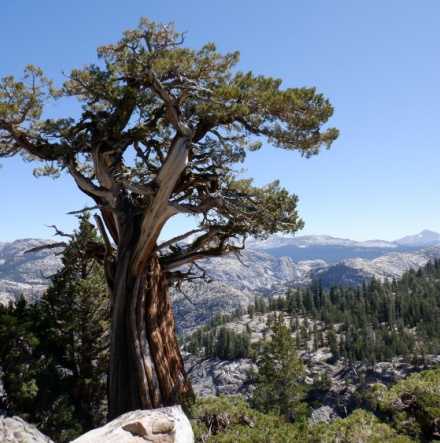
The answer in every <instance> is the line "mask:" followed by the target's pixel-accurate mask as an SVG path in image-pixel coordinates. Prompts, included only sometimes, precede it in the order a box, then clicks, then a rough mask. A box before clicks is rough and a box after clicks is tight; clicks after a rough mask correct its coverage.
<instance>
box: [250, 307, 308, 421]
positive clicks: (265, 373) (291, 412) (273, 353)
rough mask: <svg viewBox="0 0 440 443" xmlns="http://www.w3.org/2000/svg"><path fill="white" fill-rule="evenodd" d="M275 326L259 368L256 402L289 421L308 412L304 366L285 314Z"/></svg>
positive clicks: (254, 397) (277, 320)
mask: <svg viewBox="0 0 440 443" xmlns="http://www.w3.org/2000/svg"><path fill="white" fill-rule="evenodd" d="M271 328H272V332H273V333H272V334H271V337H270V341H269V342H268V344H267V347H266V350H265V352H264V354H263V364H262V365H261V367H260V368H259V370H258V376H257V380H256V389H255V391H254V394H253V398H252V404H253V405H254V406H255V407H256V408H257V409H259V410H261V411H263V412H266V413H267V412H271V411H273V412H276V413H278V414H280V415H282V416H283V417H284V420H285V422H286V423H287V422H289V421H291V420H292V418H295V420H296V419H297V418H298V416H300V415H301V413H303V412H304V406H305V405H304V403H302V400H303V399H304V398H305V389H304V386H303V385H302V384H301V383H300V382H301V380H302V378H303V376H304V367H303V364H302V362H301V359H300V357H299V355H298V351H297V349H296V345H295V340H294V339H293V338H292V336H291V331H290V328H289V327H287V326H286V325H285V324H284V317H283V315H282V314H280V315H279V316H277V317H276V318H275V319H274V322H273V325H272V326H271Z"/></svg>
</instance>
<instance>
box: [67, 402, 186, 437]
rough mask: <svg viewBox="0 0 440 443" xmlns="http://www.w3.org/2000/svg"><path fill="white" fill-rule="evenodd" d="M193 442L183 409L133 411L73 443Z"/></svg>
mask: <svg viewBox="0 0 440 443" xmlns="http://www.w3.org/2000/svg"><path fill="white" fill-rule="evenodd" d="M104 442H105V443H140V442H144V443H145V442H149V443H193V442H194V433H193V430H192V428H191V424H190V422H189V420H188V418H187V417H186V415H185V414H184V413H183V411H182V409H181V407H180V406H172V407H169V408H161V409H153V410H147V411H141V410H138V411H132V412H127V413H126V414H123V415H121V416H120V417H118V418H116V419H114V420H113V421H111V422H110V423H107V424H106V425H105V426H103V427H102V428H98V429H94V430H93V431H90V432H87V434H84V435H82V436H81V437H79V438H77V439H76V440H74V441H73V442H71V443H104Z"/></svg>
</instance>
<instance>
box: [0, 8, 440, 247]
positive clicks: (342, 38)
mask: <svg viewBox="0 0 440 443" xmlns="http://www.w3.org/2000/svg"><path fill="white" fill-rule="evenodd" d="M142 16H144V17H147V18H149V19H151V20H154V21H157V22H163V23H168V22H170V21H174V22H175V26H176V29H177V30H178V31H181V32H183V31H187V34H186V44H187V45H188V46H190V47H192V48H198V47H200V46H201V45H202V44H204V43H207V42H211V41H212V42H215V43H216V44H217V48H218V50H219V51H221V52H228V51H235V50H239V51H240V53H241V62H240V64H239V66H238V67H239V69H241V70H243V71H248V70H251V71H253V72H254V73H255V74H263V75H266V76H272V77H278V78H281V79H283V85H284V86H285V87H297V86H298V87H301V86H316V88H317V90H318V91H319V92H322V93H323V94H324V95H325V96H326V97H328V98H329V99H330V101H331V103H332V104H333V106H334V107H335V114H334V116H333V118H332V119H331V121H330V124H331V126H336V127H338V128H339V129H340V132H341V135H340V137H339V139H338V140H337V141H336V142H335V143H334V145H333V147H332V148H331V149H330V150H329V151H323V152H322V153H321V154H320V155H318V156H316V157H313V158H311V159H305V158H302V157H301V156H300V155H298V154H297V153H294V152H285V151H280V150H276V149H273V148H271V147H270V146H264V148H263V149H261V150H260V151H259V152H257V153H252V154H251V155H249V158H248V160H247V162H246V164H245V167H246V168H247V169H248V175H249V176H252V177H254V178H255V180H256V183H257V184H259V185H262V184H264V183H267V182H270V181H272V180H274V179H276V178H279V179H280V180H281V183H282V184H283V185H284V186H285V187H286V188H288V189H289V191H291V192H294V193H296V194H297V195H298V196H299V199H300V200H299V206H298V210H299V213H300V216H301V217H302V218H303V220H304V221H305V223H306V225H305V228H304V229H303V230H302V231H300V232H299V235H309V234H327V235H331V236H334V237H342V238H351V239H353V240H369V239H384V240H395V239H397V238H400V237H403V236H405V235H410V234H416V233H418V232H420V231H422V230H423V229H430V230H433V231H436V232H440V204H439V198H438V196H437V194H438V189H439V181H440V180H439V179H440V174H439V169H440V149H439V147H440V146H439V145H440V138H439V130H440V107H439V103H440V77H439V72H440V54H439V52H440V1H439V0H370V1H368V2H365V1H364V2H361V1H356V0H337V1H330V0H308V1H299V0H271V1H270V2H269V1H263V0H223V1H221V2H219V1H210V0H203V1H202V0H185V1H182V0H167V1H163V0H124V1H121V0H118V1H115V0H87V1H86V0H76V1H74V2H62V1H59V0H56V1H55V0H40V1H38V2H37V1H35V0H21V1H20V2H19V3H17V4H16V3H14V2H3V4H2V11H1V14H0V40H1V42H2V50H1V53H0V77H3V76H5V75H9V74H14V75H15V76H17V77H19V76H20V75H21V73H22V71H23V68H24V66H26V65H27V64H34V65H37V66H40V67H41V68H42V69H43V71H44V72H45V74H46V76H48V77H51V78H53V79H54V80H55V82H56V83H57V84H59V85H61V83H62V81H63V76H62V70H63V71H65V72H69V71H70V70H71V69H72V68H75V67H81V66H82V65H83V64H84V63H93V62H95V61H96V48H97V47H98V46H99V45H102V44H107V43H115V42H116V41H117V40H118V39H119V38H120V37H121V33H122V31H123V30H124V29H127V28H135V27H137V25H138V22H139V19H140V17H142ZM70 106H71V107H70ZM49 111H50V113H51V114H53V115H54V116H68V115H69V114H70V113H73V112H74V111H75V107H74V106H73V105H61V104H56V105H52V108H51V109H50V110H49ZM0 162H1V163H2V164H3V168H2V169H0V208H1V209H0V210H1V216H0V242H8V241H13V240H15V239H20V238H51V237H52V234H53V231H52V230H51V229H49V228H47V225H53V224H55V225H57V227H58V228H59V229H61V230H64V231H66V232H71V231H72V230H73V229H74V228H75V227H76V226H77V221H76V219H75V217H73V216H71V215H70V216H67V215H66V213H67V212H69V211H73V210H77V209H81V208H82V207H84V205H85V204H87V203H88V201H87V198H86V197H85V196H84V195H83V194H82V193H81V192H80V191H79V190H77V189H76V188H75V186H74V185H73V181H72V179H71V178H70V177H68V176H63V177H62V178H61V179H59V180H55V181H53V180H52V179H49V178H41V179H36V178H34V177H33V175H32V165H30V164H24V163H23V162H22V161H21V159H19V158H17V159H16V158H12V159H2V160H0ZM181 223H182V221H180V220H179V221H177V222H174V223H172V224H171V226H170V227H169V228H167V230H166V231H165V233H166V235H172V234H173V233H177V232H180V231H181V230H182V228H183V226H181V225H180V224H181Z"/></svg>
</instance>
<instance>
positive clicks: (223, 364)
mask: <svg viewBox="0 0 440 443" xmlns="http://www.w3.org/2000/svg"><path fill="white" fill-rule="evenodd" d="M192 362H193V364H191V359H188V360H186V361H185V366H187V367H188V368H189V369H188V376H189V378H190V380H191V383H192V385H193V389H194V391H195V392H196V394H197V395H198V396H199V397H215V396H218V395H220V394H225V395H236V394H242V395H243V397H245V398H248V397H250V396H251V392H252V389H253V387H252V386H251V385H250V384H249V383H248V381H249V377H250V374H251V373H252V371H253V370H254V371H256V367H255V365H254V364H253V363H252V362H251V361H250V360H248V359H240V360H233V361H224V360H202V361H197V362H196V361H195V360H192Z"/></svg>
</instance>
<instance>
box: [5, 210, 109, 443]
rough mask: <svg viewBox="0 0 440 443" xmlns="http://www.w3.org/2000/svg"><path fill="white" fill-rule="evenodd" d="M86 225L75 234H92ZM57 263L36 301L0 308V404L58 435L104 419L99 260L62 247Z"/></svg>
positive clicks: (104, 318)
mask: <svg viewBox="0 0 440 443" xmlns="http://www.w3.org/2000/svg"><path fill="white" fill-rule="evenodd" d="M89 231H90V224H89V223H88V220H87V217H86V218H84V219H83V220H82V221H81V223H80V227H79V230H78V232H76V233H75V235H76V236H77V237H78V236H82V235H85V234H87V236H88V238H90V239H92V238H93V239H94V240H96V232H89ZM78 253H79V255H78ZM63 265H64V267H63V269H62V272H61V273H60V274H59V275H58V276H55V277H54V278H53V280H52V284H51V285H50V287H49V288H48V290H47V291H46V292H45V293H44V295H43V299H42V302H41V303H40V304H38V305H27V304H26V301H25V300H24V299H21V300H19V302H18V303H17V304H16V305H15V306H13V305H10V306H8V307H7V308H5V307H3V308H0V343H1V344H2V345H1V346H0V367H1V368H2V369H3V373H4V374H3V381H4V387H5V391H6V397H4V398H2V399H0V407H3V408H5V409H6V410H7V411H8V413H9V414H10V415H12V414H15V415H19V416H21V417H23V418H24V419H26V420H28V421H29V422H31V423H34V424H36V425H37V426H38V427H39V429H40V430H41V431H42V432H43V433H45V434H46V435H48V436H50V437H51V438H52V439H54V440H55V441H58V442H60V443H63V442H68V441H71V440H72V439H73V438H75V437H76V436H79V435H81V434H82V433H84V432H85V431H88V430H90V429H93V428H94V427H97V426H100V425H102V424H103V423H104V422H105V418H106V371H107V366H108V349H109V336H108V331H109V321H108V317H109V300H108V293H107V289H106V286H105V280H104V277H103V273H102V269H101V266H98V263H96V261H95V260H93V259H86V258H84V256H82V255H81V251H78V250H76V251H75V253H73V251H72V249H69V248H67V249H66V251H65V253H64V255H63Z"/></svg>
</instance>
